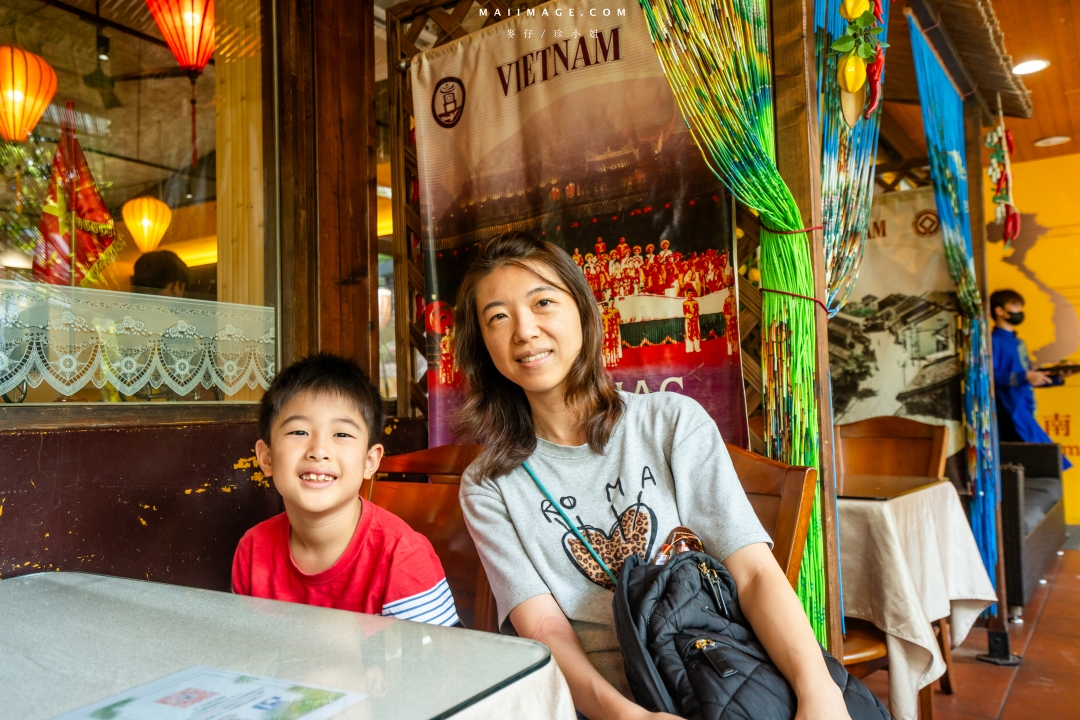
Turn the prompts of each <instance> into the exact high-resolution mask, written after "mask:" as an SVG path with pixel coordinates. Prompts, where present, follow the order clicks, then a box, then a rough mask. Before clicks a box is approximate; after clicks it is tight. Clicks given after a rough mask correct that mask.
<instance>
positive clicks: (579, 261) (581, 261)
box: [572, 248, 585, 267]
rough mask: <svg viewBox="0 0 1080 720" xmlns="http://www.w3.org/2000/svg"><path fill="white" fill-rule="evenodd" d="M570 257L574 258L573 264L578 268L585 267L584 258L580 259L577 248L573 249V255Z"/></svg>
mask: <svg viewBox="0 0 1080 720" xmlns="http://www.w3.org/2000/svg"><path fill="white" fill-rule="evenodd" d="M572 257H573V258H574V264H575V265H577V266H578V267H584V266H585V260H584V258H582V257H581V253H580V252H578V249H577V248H574V254H573V256H572Z"/></svg>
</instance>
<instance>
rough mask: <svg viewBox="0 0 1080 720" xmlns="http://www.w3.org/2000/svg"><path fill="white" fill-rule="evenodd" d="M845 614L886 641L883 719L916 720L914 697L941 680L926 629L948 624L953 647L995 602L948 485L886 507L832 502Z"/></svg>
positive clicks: (938, 662)
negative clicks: (934, 624) (886, 708)
mask: <svg viewBox="0 0 1080 720" xmlns="http://www.w3.org/2000/svg"><path fill="white" fill-rule="evenodd" d="M837 506H838V509H839V516H840V569H841V574H842V577H843V585H844V614H845V615H847V616H850V617H857V618H861V619H863V620H868V621H870V622H872V623H873V624H874V625H876V626H877V627H878V628H880V629H881V630H883V631H884V632H885V633H886V644H887V645H888V647H889V711H890V712H891V713H892V715H893V717H896V718H899V719H900V720H915V718H916V717H917V715H918V703H917V696H918V692H919V689H920V688H922V687H925V686H927V685H929V684H930V683H932V682H933V681H934V680H936V679H937V678H939V677H940V676H941V675H942V674H943V673H944V672H945V661H944V660H943V659H942V657H941V651H940V650H939V648H938V641H937V639H936V637H935V635H934V629H933V627H932V625H931V623H932V622H933V621H934V620H938V619H940V618H943V617H947V616H949V617H951V620H950V627H951V631H952V641H953V644H954V645H959V644H960V643H962V642H963V641H964V637H965V636H966V635H967V634H968V631H969V630H970V629H971V626H972V624H973V623H974V622H975V619H976V618H977V617H978V616H979V613H981V612H982V611H983V609H984V608H986V607H987V606H988V605H990V604H991V603H993V602H994V601H995V600H996V597H997V596H996V595H995V593H994V588H993V585H991V584H990V577H989V576H988V575H987V574H986V570H985V569H984V568H983V564H982V559H981V557H980V556H979V548H978V547H977V546H976V545H975V536H974V535H973V534H972V532H971V526H970V525H969V524H968V520H967V517H966V516H965V515H964V509H963V507H962V506H961V504H960V497H959V495H957V493H956V489H955V488H954V487H953V485H952V483H950V482H938V483H934V484H932V485H926V486H924V487H921V488H919V489H917V490H914V491H911V492H907V493H904V494H901V495H898V496H896V497H893V498H890V499H888V500H854V499H848V498H840V499H838V500H837Z"/></svg>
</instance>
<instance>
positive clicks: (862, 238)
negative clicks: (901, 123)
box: [814, 0, 891, 317]
mask: <svg viewBox="0 0 1080 720" xmlns="http://www.w3.org/2000/svg"><path fill="white" fill-rule="evenodd" d="M842 4H843V0H821V1H820V2H816V3H815V4H814V26H815V28H814V29H815V33H814V41H815V44H816V51H817V61H818V76H817V81H818V98H819V101H818V124H819V126H820V127H821V206H822V211H823V212H822V220H823V222H822V224H823V225H824V231H823V235H824V237H825V284H826V286H827V288H828V296H827V300H826V303H825V304H826V305H827V306H828V308H829V317H832V316H834V315H836V313H838V312H840V308H842V307H844V304H845V303H847V301H848V297H850V295H851V291H852V290H853V289H854V288H855V281H856V279H857V278H858V276H859V265H860V264H861V263H862V257H863V247H864V246H865V244H866V230H867V226H868V225H869V223H870V200H871V198H872V197H873V195H874V164H875V163H876V162H877V145H878V130H879V129H880V127H881V104H880V103H878V105H877V107H876V108H874V109H873V110H872V111H871V112H870V116H869V117H863V116H862V115H861V114H860V117H859V119H858V121H857V122H856V123H855V126H854V127H849V126H848V124H847V122H846V121H845V120H844V114H843V111H842V109H841V105H840V95H841V91H840V83H839V82H837V79H836V70H837V61H838V60H839V59H840V58H841V54H840V53H837V52H833V51H831V50H830V47H831V46H832V44H833V43H834V42H836V41H837V40H838V39H840V38H842V37H844V35H845V32H846V31H847V29H848V23H849V21H848V20H847V19H845V18H844V17H843V16H842V15H841V14H840V6H841V5H842ZM890 5H891V2H890V0H884V1H883V2H882V3H881V21H880V22H879V24H878V25H879V27H881V29H882V30H881V33H880V34H879V35H878V38H879V39H880V40H882V41H884V40H885V39H886V35H887V34H888V33H887V30H888V27H889V6H890ZM872 82H873V80H871V79H868V80H867V83H872ZM870 104H871V103H870V101H869V100H868V101H867V106H868V107H870Z"/></svg>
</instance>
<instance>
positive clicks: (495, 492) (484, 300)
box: [455, 233, 848, 720]
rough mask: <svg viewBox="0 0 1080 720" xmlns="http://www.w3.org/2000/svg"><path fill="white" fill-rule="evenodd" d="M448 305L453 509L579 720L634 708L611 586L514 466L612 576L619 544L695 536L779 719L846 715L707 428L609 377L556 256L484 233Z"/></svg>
mask: <svg viewBox="0 0 1080 720" xmlns="http://www.w3.org/2000/svg"><path fill="white" fill-rule="evenodd" d="M456 312H457V318H456V323H455V326H456V328H457V353H458V355H457V357H458V362H459V364H460V366H461V368H462V370H463V372H464V374H465V378H466V382H467V387H468V392H467V396H466V400H465V404H464V405H463V406H462V408H461V411H460V412H459V414H458V416H457V419H456V423H455V425H456V427H455V431H456V433H457V434H458V435H459V436H461V437H463V438H467V439H471V440H473V441H475V442H478V443H480V444H481V445H483V446H484V453H483V455H481V456H480V458H479V459H477V461H476V462H475V463H474V464H473V465H472V466H471V467H470V468H469V469H468V471H467V472H466V473H465V476H464V477H463V478H462V484H461V505H462V508H463V510H464V513H465V519H466V522H467V523H468V526H469V531H470V533H471V534H472V537H473V539H474V541H475V542H476V546H477V549H478V550H479V552H480V557H481V559H482V561H483V563H484V568H485V570H486V571H487V575H488V579H489V580H490V582H491V587H492V590H493V592H494V594H495V599H496V602H497V605H498V610H499V622H500V624H504V623H505V621H506V620H507V619H508V620H509V622H510V624H511V625H513V629H514V630H515V631H516V632H517V634H518V635H520V636H522V637H528V638H533V639H535V640H539V641H540V642H542V643H544V644H545V645H547V646H548V647H549V648H550V649H551V652H552V654H553V655H554V657H555V660H556V662H558V664H559V667H560V669H561V670H562V672H563V674H564V675H565V677H566V680H567V683H568V684H569V686H570V692H571V695H572V696H573V698H574V705H575V706H576V707H577V709H578V711H579V712H580V713H582V714H583V715H585V716H586V717H588V718H590V720H606V719H607V718H644V717H649V716H651V715H652V714H651V713H649V712H647V711H645V710H644V709H642V708H641V707H639V706H637V705H635V704H634V703H633V702H632V701H631V700H629V699H628V698H629V697H630V692H629V688H628V686H627V682H626V678H625V676H624V674H623V671H622V657H621V655H620V653H619V648H618V642H617V640H616V638H615V632H614V618H613V614H612V608H611V601H612V583H611V581H610V579H608V577H607V575H606V574H605V573H604V572H603V570H602V569H601V568H600V566H599V563H597V562H596V561H595V560H594V559H593V558H592V557H591V556H590V555H589V554H588V553H587V552H585V551H584V550H583V546H582V545H581V543H580V542H579V541H577V540H576V539H574V538H573V535H572V533H571V532H570V529H569V528H568V527H566V526H565V525H564V524H563V521H562V519H561V518H560V516H559V513H558V511H557V510H556V509H555V508H553V507H552V506H551V503H549V502H548V501H547V500H545V499H544V495H543V494H542V493H541V491H540V489H539V488H538V487H537V485H536V484H535V482H534V481H533V480H532V479H531V478H530V476H529V474H528V473H527V472H526V471H525V470H524V469H523V467H522V463H523V462H525V461H528V463H529V466H530V468H531V469H532V471H533V472H534V473H535V474H536V476H537V478H538V479H539V480H540V481H541V482H542V483H543V484H544V486H545V487H546V488H547V489H548V491H549V493H550V495H551V497H552V498H557V499H558V500H557V502H559V504H560V505H562V508H563V510H564V511H565V512H566V514H567V515H568V516H569V517H570V518H572V519H573V521H574V522H576V523H577V525H578V527H579V528H581V529H582V530H583V531H585V532H586V534H587V535H588V536H589V538H590V539H591V542H592V544H593V546H594V548H595V549H596V551H597V552H598V553H599V554H600V556H601V557H602V558H603V559H604V560H605V562H606V563H607V564H608V565H609V566H610V568H611V570H612V571H613V572H614V573H615V574H616V575H617V574H618V572H619V571H620V570H621V568H622V565H623V562H624V560H625V558H626V557H628V556H629V555H631V554H634V553H637V554H640V555H643V556H645V557H647V558H648V557H651V555H652V554H653V553H654V551H655V550H656V549H657V547H658V545H659V544H660V543H662V542H663V540H664V538H666V537H667V534H668V533H669V532H670V531H671V529H672V528H674V527H676V526H678V525H685V526H687V527H689V528H690V529H691V530H693V531H694V532H696V533H697V534H698V535H699V536H700V537H701V539H702V541H703V542H704V544H705V550H706V551H707V552H709V553H710V554H712V555H713V556H714V557H716V558H718V559H721V560H722V561H723V563H724V565H725V566H726V567H727V569H728V570H729V571H730V572H731V574H732V576H733V577H734V579H735V582H736V585H737V587H738V589H739V598H740V602H741V604H742V609H743V612H744V614H745V615H746V617H747V618H748V619H749V621H750V623H751V624H752V625H753V628H754V630H755V632H756V633H757V635H758V637H759V639H760V640H761V642H762V644H763V645H764V646H765V649H766V650H767V651H768V653H769V655H770V656H771V658H772V660H773V662H775V663H776V665H777V667H778V668H779V669H780V671H781V672H782V673H783V674H784V676H785V677H786V678H787V679H788V681H789V682H790V683H791V685H792V687H793V688H794V690H795V693H796V696H797V697H798V702H799V708H798V715H797V720H818V719H824V718H830V719H834V718H835V719H837V720H848V714H847V710H846V708H845V705H844V700H843V697H842V695H841V693H840V690H839V689H838V687H837V686H836V684H835V683H834V682H833V681H832V679H831V678H830V676H829V674H828V670H827V669H826V666H825V663H824V661H823V660H822V656H821V651H820V649H819V648H818V644H817V642H816V640H815V638H814V634H813V631H812V630H811V629H810V624H809V622H808V621H807V619H806V616H805V615H804V614H803V610H802V607H801V605H800V604H799V601H798V598H796V596H795V593H794V592H792V590H791V586H790V585H789V584H788V582H787V579H786V578H785V576H784V574H783V572H782V571H781V570H780V567H779V566H778V565H777V564H776V561H775V560H774V559H773V556H772V553H771V552H770V550H769V543H770V540H769V536H768V535H767V534H766V533H765V531H764V530H763V529H762V527H761V524H760V523H759V522H758V520H757V516H756V515H755V514H754V510H753V508H752V507H751V506H750V503H749V501H748V500H747V499H746V495H745V493H743V490H742V487H741V485H740V484H739V480H738V478H737V477H736V476H735V472H734V470H733V469H732V466H731V460H730V458H729V457H728V454H727V450H726V449H725V446H724V442H723V440H721V438H720V433H719V431H718V430H717V428H716V424H715V423H714V422H713V421H712V419H711V418H710V417H709V415H708V414H706V413H705V411H704V409H702V407H701V406H700V405H699V404H698V403H697V402H695V401H694V400H691V399H690V398H687V397H685V396H682V395H678V394H675V393H655V394H651V395H632V394H629V393H625V392H620V391H618V390H617V389H616V388H615V386H614V385H613V384H612V382H611V381H610V379H608V377H607V376H606V375H605V374H604V369H603V360H602V358H601V341H602V329H601V321H600V312H599V309H598V308H597V304H596V301H595V300H594V298H593V294H592V292H591V291H590V290H589V286H588V284H587V283H586V282H585V278H584V276H583V275H582V273H581V270H580V269H579V268H578V267H577V266H576V265H575V264H574V262H573V261H572V260H571V259H570V257H569V256H568V255H567V254H566V253H565V252H564V251H562V250H561V249H559V248H558V247H556V246H555V245H552V244H551V243H547V242H540V241H538V240H535V239H533V238H531V237H530V236H528V235H525V234H522V233H508V234H506V235H503V236H500V237H498V238H496V239H495V240H493V241H492V242H491V243H490V244H489V245H488V246H487V248H486V249H485V251H484V253H483V255H481V256H480V257H478V258H477V259H476V261H474V264H473V266H472V267H471V268H470V270H469V272H468V274H467V275H466V276H465V279H464V281H463V282H462V285H461V289H460V290H459V291H458V302H457V311H456ZM503 626H504V627H505V625H503ZM657 717H663V718H670V717H671V716H670V715H666V714H662V713H661V714H659V715H657Z"/></svg>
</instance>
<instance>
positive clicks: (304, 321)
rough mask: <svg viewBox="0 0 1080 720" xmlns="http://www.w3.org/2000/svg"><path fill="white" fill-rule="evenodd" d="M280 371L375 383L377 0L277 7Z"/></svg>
mask: <svg viewBox="0 0 1080 720" xmlns="http://www.w3.org/2000/svg"><path fill="white" fill-rule="evenodd" d="M275 8H276V16H275V20H276V26H277V36H276V39H275V40H276V43H277V50H278V52H277V56H278V58H277V81H278V85H277V87H278V98H279V106H278V135H279V142H280V151H279V157H280V168H279V175H278V181H279V184H280V238H281V278H282V283H281V284H282V288H281V343H282V357H281V359H282V363H283V364H288V363H289V362H292V361H294V360H296V359H299V358H301V357H303V356H305V355H308V354H311V353H313V352H318V351H328V352H334V353H338V354H340V355H344V356H346V357H351V358H353V359H355V360H356V361H357V362H358V363H359V364H360V366H361V367H363V368H364V369H365V370H366V371H367V372H368V373H369V374H370V375H372V376H374V377H376V378H377V377H378V369H379V365H378V334H377V333H378V296H377V293H378V273H377V272H376V270H375V268H377V267H378V238H377V235H376V217H377V216H376V213H377V203H378V200H377V197H376V181H375V114H374V108H373V107H372V102H371V100H370V98H372V97H374V94H375V54H374V45H375V30H374V10H373V0H361V2H357V3H341V2H320V0H278V2H277V3H276V6H275Z"/></svg>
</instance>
